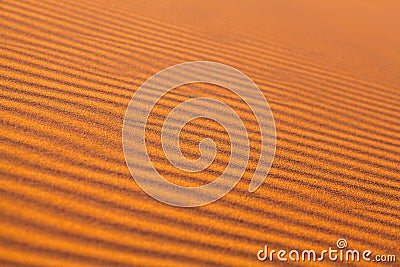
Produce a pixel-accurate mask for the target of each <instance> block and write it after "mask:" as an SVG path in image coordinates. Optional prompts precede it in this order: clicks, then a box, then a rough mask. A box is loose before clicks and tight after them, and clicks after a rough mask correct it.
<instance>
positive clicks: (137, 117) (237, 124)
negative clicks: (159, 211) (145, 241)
mask: <svg viewBox="0 0 400 267" xmlns="http://www.w3.org/2000/svg"><path fill="white" fill-rule="evenodd" d="M205 69H206V70H208V71H207V72H204V70H205ZM210 73H214V74H218V75H210ZM238 80H239V81H240V82H239V83H238V82H237V81H238ZM189 83H208V84H213V85H217V86H221V87H224V88H226V89H228V90H230V91H232V92H233V93H235V94H236V95H238V96H239V97H240V98H241V99H242V100H243V101H244V102H245V103H246V104H247V105H248V106H249V108H250V109H251V111H252V112H253V114H254V116H255V118H256V120H257V123H258V126H259V129H260V135H261V138H260V139H261V149H260V158H259V161H258V164H257V167H256V169H255V172H254V174H253V177H252V179H251V181H250V184H249V192H254V191H255V190H256V189H257V188H258V187H259V186H260V185H261V184H262V183H263V182H264V180H265V179H266V177H267V175H268V172H269V170H270V168H271V166H272V162H273V159H274V155H275V148H276V128H275V121H274V118H273V114H272V111H271V109H270V107H269V105H268V102H267V100H266V99H265V97H264V95H263V94H262V92H261V91H260V89H259V88H258V87H257V85H256V84H255V83H254V82H253V81H252V80H251V79H250V78H248V77H247V76H246V75H245V74H243V73H242V72H240V71H239V70H237V69H235V68H232V67H230V66H227V65H224V64H221V63H217V62H209V61H194V62H186V63H182V64H178V65H174V66H171V67H169V68H166V69H164V70H162V71H160V72H158V73H156V74H154V75H153V76H151V77H150V78H149V79H148V80H146V81H145V82H144V83H143V84H142V85H141V86H140V87H139V88H138V90H137V91H136V92H135V94H134V95H133V97H132V99H131V101H130V102H129V104H128V107H127V109H126V112H125V117H124V123H123V129H122V148H123V152H124V156H125V161H126V164H127V166H128V169H129V171H130V173H131V175H132V177H133V178H134V180H135V181H136V182H137V184H138V185H139V186H140V188H141V189H142V190H143V191H145V192H146V193H147V194H148V195H150V196H151V197H153V198H154V199H156V200H158V201H160V202H163V203H166V204H169V205H172V206H178V207H197V206H202V205H206V204H209V203H211V202H214V201H216V200H218V199H220V198H221V197H223V196H224V195H226V194H227V193H228V192H229V191H231V190H232V189H233V188H234V187H235V186H236V184H237V183H238V182H239V180H240V179H241V177H242V176H243V174H244V173H245V171H246V166H247V163H248V160H249V157H250V144H249V137H248V134H247V131H246V128H245V126H244V124H243V121H242V120H241V118H240V117H239V115H238V114H237V113H236V112H235V111H234V110H233V109H232V108H231V107H230V106H229V105H227V104H225V103H223V102H221V101H219V100H216V99H213V98H208V97H196V98H192V99H189V100H187V101H184V102H183V103H181V104H179V105H178V106H176V107H175V108H174V109H172V111H171V112H170V113H169V114H168V116H167V117H166V119H165V121H164V123H163V126H162V129H161V143H162V148H163V151H164V153H165V156H166V158H167V159H168V161H169V162H170V163H171V164H172V165H173V166H175V167H177V168H179V169H181V170H184V171H187V172H199V171H202V170H204V169H206V168H207V167H208V166H209V165H210V164H211V163H212V162H213V160H214V159H215V156H216V152H217V151H216V145H215V143H214V141H213V140H212V139H210V138H205V139H203V140H202V141H201V142H200V143H199V150H200V152H201V156H200V157H199V158H198V159H195V160H191V159H188V158H186V157H185V156H184V155H183V154H182V151H181V150H180V147H179V134H180V132H181V131H182V129H183V127H184V126H185V125H186V124H187V123H188V122H190V121H191V120H193V119H196V118H209V119H213V120H214V121H216V122H218V123H219V124H221V125H222V126H223V127H224V128H225V130H226V132H227V133H228V135H229V138H230V143H231V154H230V159H229V163H228V165H227V167H226V168H225V170H224V172H223V173H222V174H221V176H220V177H218V178H217V179H215V180H214V181H212V182H210V183H208V184H206V185H202V186H198V187H185V186H179V185H176V184H173V183H171V182H169V181H168V180H166V179H165V178H164V177H163V176H162V175H160V174H159V172H158V171H157V170H156V169H155V167H154V166H153V164H152V162H151V159H150V157H149V155H148V153H147V148H146V140H145V131H146V125H147V120H148V117H149V115H150V113H151V111H152V109H153V107H154V106H155V105H156V104H157V102H158V101H159V100H160V99H161V98H162V97H163V96H164V95H165V94H167V93H168V92H169V91H170V90H172V89H174V88H176V87H179V86H181V85H185V84H189ZM149 92H151V94H149ZM149 97H150V99H149ZM243 147H245V149H244V150H243ZM232 166H235V168H233V167H232ZM237 166H239V168H237Z"/></svg>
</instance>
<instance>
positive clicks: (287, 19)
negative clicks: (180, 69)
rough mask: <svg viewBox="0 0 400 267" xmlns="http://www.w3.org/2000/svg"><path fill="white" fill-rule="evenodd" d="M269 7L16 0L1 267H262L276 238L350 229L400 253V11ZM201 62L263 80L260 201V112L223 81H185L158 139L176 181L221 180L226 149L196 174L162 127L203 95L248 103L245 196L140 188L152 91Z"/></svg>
mask: <svg viewBox="0 0 400 267" xmlns="http://www.w3.org/2000/svg"><path fill="white" fill-rule="evenodd" d="M110 2H112V3H110ZM259 2H261V1H241V2H238V3H231V2H230V1H216V2H214V1H197V0H196V1H190V2H189V1H182V0H172V1H156V2H154V1H142V0H140V1H123V0H117V1H106V0H94V1H73V0H63V1H55V0H43V1H34V0H28V1H17V0H15V1H11V0H5V1H4V0H3V1H1V2H0V16H1V27H0V34H1V37H0V40H1V43H0V51H1V53H0V87H1V91H0V92H1V104H0V105H1V107H0V116H1V130H0V138H1V140H2V141H1V142H0V149H1V154H0V155H1V162H0V164H1V170H0V173H1V174H0V176H1V177H0V178H1V179H0V263H1V265H4V266H11V265H16V266H25V265H26V266H36V265H37V266H103V265H104V266H134V265H142V266H177V265H178V266H186V265H187V266H194V265H204V266H207V265H208V266H212V265H214V266H252V265H257V264H261V263H259V262H258V261H257V259H256V253H257V251H258V250H260V249H262V248H263V246H264V244H267V245H268V246H269V247H270V248H271V249H281V248H282V249H288V250H290V249H300V250H301V249H314V250H322V249H326V248H327V247H328V246H335V242H336V240H337V239H338V238H346V239H347V241H348V242H349V246H350V247H351V248H354V249H359V250H362V249H370V250H372V251H373V252H374V253H376V254H377V253H381V254H396V255H397V257H398V261H400V244H399V239H400V169H399V159H400V138H399V131H400V88H399V78H400V77H399V73H400V72H399V71H400V35H399V34H397V33H398V29H399V27H400V19H399V16H398V11H399V10H400V4H399V3H398V2H396V1H358V0H352V1H333V0H332V1H331V0H329V1H317V0H312V1H311V0H305V1H296V2H294V1H288V0H284V1H265V2H264V3H263V4H261V3H259ZM194 60H210V61H216V62H221V63H224V64H227V65H230V66H232V67H235V68H237V69H239V70H240V71H242V72H244V73H245V74H246V75H248V76H249V77H250V78H251V79H253V80H254V81H255V83H256V84H257V85H258V86H259V87H260V89H261V90H262V91H263V93H264V95H265V97H266V99H267V100H268V102H269V104H270V106H271V109H272V111H273V114H274V117H275V122H276V128H277V150H276V155H275V160H274V163H273V167H272V169H271V171H270V173H269V175H268V177H267V179H266V181H265V183H264V184H263V185H262V186H261V187H260V188H259V189H258V190H257V191H256V192H255V193H252V194H250V193H248V192H247V188H248V183H249V181H250V179H251V177H252V171H254V166H255V164H256V163H257V156H258V149H259V144H258V142H259V139H258V138H259V137H258V136H257V133H258V132H257V131H258V130H257V124H256V122H255V121H254V118H252V116H251V115H249V114H250V113H249V111H248V107H246V105H245V104H244V103H243V102H241V101H240V99H238V98H237V97H236V96H235V95H229V94H228V93H227V92H226V90H225V89H222V88H214V87H211V86H205V85H193V86H183V87H182V88H177V89H174V90H173V91H172V92H170V93H169V94H168V95H167V96H166V97H164V98H163V99H162V100H161V101H160V103H162V104H164V105H162V106H161V105H160V106H159V107H157V108H155V109H154V110H153V116H152V117H151V122H152V123H153V124H154V126H153V127H152V128H149V129H148V132H147V140H148V142H149V151H150V154H151V155H152V158H153V159H154V165H155V166H156V167H157V169H158V170H159V171H160V173H162V174H164V175H165V176H166V178H168V179H170V180H171V181H174V182H176V183H177V184H182V185H189V186H193V185H200V184H204V183H206V182H208V181H211V180H213V179H215V178H216V177H218V175H219V174H220V173H221V172H222V171H223V169H224V167H225V166H226V163H227V160H228V159H229V157H228V156H229V155H227V154H226V153H225V154H224V153H221V154H218V156H217V159H216V161H215V162H214V163H213V164H212V165H211V166H210V167H209V168H208V169H207V170H205V171H204V172H203V173H202V174H193V175H190V174H185V173H181V172H180V171H179V170H177V169H176V168H175V169H174V168H173V167H172V166H170V165H169V164H168V162H167V161H166V160H165V158H163V154H162V150H161V147H160V143H159V139H160V137H159V129H160V126H161V123H162V121H163V118H165V116H166V115H167V114H168V110H170V108H173V107H174V106H176V105H177V104H178V103H180V102H182V101H184V100H185V99H189V98H191V97H194V96H203V95H207V96H211V97H214V98H217V99H220V100H224V101H225V102H226V103H227V104H230V105H231V106H232V107H233V108H236V109H238V114H239V115H240V116H241V117H244V118H246V120H247V121H246V123H245V124H246V128H247V129H248V131H249V132H250V133H251V134H250V135H251V139H252V142H251V146H252V148H253V150H252V157H251V160H250V162H249V164H248V171H247V172H246V174H245V175H244V177H243V179H242V180H241V181H240V182H239V184H238V186H237V187H236V188H235V189H234V190H232V191H231V192H230V193H229V194H228V195H226V196H225V197H224V198H223V199H221V200H219V201H217V202H215V203H212V204H209V205H206V206H203V207H200V208H191V209H184V208H176V207H171V206H168V205H165V204H162V203H159V202H157V201H156V200H154V199H152V198H151V197H149V196H148V195H146V194H145V193H144V192H143V191H142V190H141V189H140V188H139V187H138V185H137V184H136V183H135V182H134V180H133V179H132V178H131V176H130V173H129V171H128V169H127V167H126V165H125V160H124V155H123V152H122V147H121V132H122V122H123V116H124V112H125V109H126V107H127V105H128V102H129V100H130V98H131V97H132V95H133V94H134V92H135V90H136V89H137V88H138V86H140V84H142V83H143V82H144V81H145V80H146V79H147V78H148V77H150V76H151V75H152V74H154V73H156V72H158V71H160V70H162V69H164V68H166V67H168V66H171V65H174V64H177V63H181V62H186V61H194ZM199 88H200V89H201V90H199ZM168 107H170V108H168ZM185 129H186V130H187V131H184V132H183V133H182V136H181V138H182V140H181V145H182V148H183V150H184V151H185V152H184V154H185V155H186V156H188V157H189V158H190V157H192V158H196V157H197V156H198V155H199V154H198V153H199V151H198V150H197V147H196V146H195V147H193V145H192V144H193V143H194V144H196V143H198V142H199V140H200V139H199V136H200V137H202V138H204V137H208V136H209V135H210V133H214V132H217V133H216V134H214V137H215V138H216V143H217V145H218V149H219V152H224V151H227V150H229V146H227V144H226V138H227V135H226V133H224V130H223V129H220V125H218V124H216V123H213V122H210V121H206V120H203V121H202V120H199V121H193V122H192V123H190V124H189V125H187V126H186V127H185ZM193 130H194V131H197V132H198V133H199V136H195V135H193V134H190V132H193ZM217 130H218V131H217ZM273 263H274V264H278V262H273ZM262 265H264V266H267V265H268V263H264V264H262ZM298 265H306V263H302V262H300V263H298ZM318 265H324V264H323V263H319V264H318ZM325 265H326V266H330V265H331V263H330V262H325ZM359 265H360V266H362V264H361V263H360V264H359ZM371 266H372V265H371Z"/></svg>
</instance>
